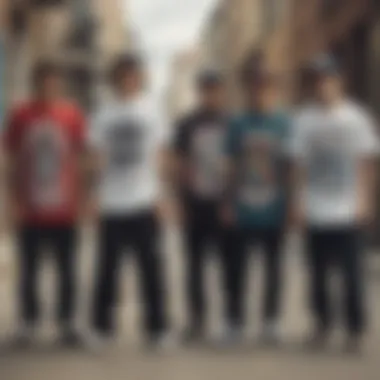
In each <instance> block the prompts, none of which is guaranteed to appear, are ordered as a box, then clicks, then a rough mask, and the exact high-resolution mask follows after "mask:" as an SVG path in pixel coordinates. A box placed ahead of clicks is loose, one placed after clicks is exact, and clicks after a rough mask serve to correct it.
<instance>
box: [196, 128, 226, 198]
mask: <svg viewBox="0 0 380 380" xmlns="http://www.w3.org/2000/svg"><path fill="white" fill-rule="evenodd" d="M223 139H224V130H223V129H221V128H220V127H219V126H211V125H204V126H201V127H199V128H197V130H196V131H194V134H193V136H192V139H191V140H192V141H191V155H192V157H191V159H192V162H193V166H194V179H193V185H194V190H195V191H196V192H197V193H198V194H201V195H202V196H210V197H214V196H215V195H218V194H219V195H220V193H221V191H222V184H223V183H222V180H223V178H222V163H223V160H222V158H223V150H222V147H223Z"/></svg>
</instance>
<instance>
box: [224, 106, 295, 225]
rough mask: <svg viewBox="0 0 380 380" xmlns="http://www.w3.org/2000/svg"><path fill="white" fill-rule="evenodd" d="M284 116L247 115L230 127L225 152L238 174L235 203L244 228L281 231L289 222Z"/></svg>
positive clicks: (235, 119)
mask: <svg viewBox="0 0 380 380" xmlns="http://www.w3.org/2000/svg"><path fill="white" fill-rule="evenodd" d="M288 132H289V121H288V118H287V117H286V115H285V114H284V113H281V112H278V111H276V112H272V113H268V114H259V113H256V112H246V113H244V114H242V115H240V116H238V117H236V118H234V119H233V120H232V121H231V122H230V125H229V128H228V131H227V135H226V142H225V148H226V153H227V155H228V156H229V157H230V158H232V159H233V161H234V163H235V170H236V181H237V182H236V184H235V192H234V203H235V207H236V213H237V218H238V223H239V224H240V225H242V226H248V227H249V226H253V227H279V226H280V225H281V224H282V223H283V222H284V218H285V209H286V190H285V183H284V180H285V151H286V148H285V146H286V143H287V138H288Z"/></svg>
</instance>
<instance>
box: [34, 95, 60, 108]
mask: <svg viewBox="0 0 380 380" xmlns="http://www.w3.org/2000/svg"><path fill="white" fill-rule="evenodd" d="M58 100H59V97H58V96H46V95H43V94H37V95H36V96H35V101H36V103H38V104H42V105H46V106H49V105H52V104H55V103H56V102H57V101H58Z"/></svg>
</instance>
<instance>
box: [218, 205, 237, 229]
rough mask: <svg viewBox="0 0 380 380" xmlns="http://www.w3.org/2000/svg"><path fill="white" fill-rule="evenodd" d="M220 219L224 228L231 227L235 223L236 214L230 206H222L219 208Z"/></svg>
mask: <svg viewBox="0 0 380 380" xmlns="http://www.w3.org/2000/svg"><path fill="white" fill-rule="evenodd" d="M220 219H221V221H222V223H223V224H224V225H226V226H232V225H234V224H235V223H236V214H235V211H234V209H233V207H232V206H231V205H227V204H225V205H222V206H221V208H220Z"/></svg>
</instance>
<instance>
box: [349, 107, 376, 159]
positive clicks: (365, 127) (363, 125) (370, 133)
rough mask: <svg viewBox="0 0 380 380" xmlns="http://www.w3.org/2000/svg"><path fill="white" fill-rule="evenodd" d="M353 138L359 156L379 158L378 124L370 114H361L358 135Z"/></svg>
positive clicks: (357, 129)
mask: <svg viewBox="0 0 380 380" xmlns="http://www.w3.org/2000/svg"><path fill="white" fill-rule="evenodd" d="M353 137H354V142H355V148H356V149H355V150H356V153H357V155H358V156H361V157H372V156H377V155H378V154H379V153H380V143H379V136H378V134H377V131H376V122H375V120H374V118H373V117H372V116H370V115H369V114H368V113H365V112H362V113H361V115H360V117H359V119H358V123H357V128H356V133H355V135H354V136H353Z"/></svg>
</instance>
